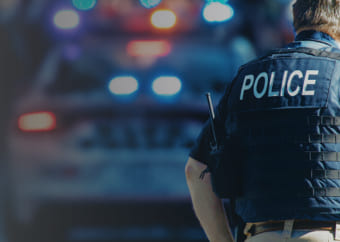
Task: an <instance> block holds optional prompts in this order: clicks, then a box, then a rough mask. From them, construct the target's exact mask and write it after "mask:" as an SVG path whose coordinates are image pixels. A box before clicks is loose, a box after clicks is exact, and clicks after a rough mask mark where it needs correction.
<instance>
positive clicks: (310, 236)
mask: <svg viewBox="0 0 340 242" xmlns="http://www.w3.org/2000/svg"><path fill="white" fill-rule="evenodd" d="M293 224H294V220H285V221H284V228H283V230H280V231H270V232H263V233H259V234H256V235H254V236H251V235H249V234H248V238H247V239H246V240H245V242H332V241H340V223H339V224H338V223H337V225H336V230H335V231H327V230H305V229H303V230H294V229H293ZM251 225H252V224H249V223H248V224H247V225H246V228H245V234H247V231H248V230H249V228H250V227H251ZM334 237H336V238H334Z"/></svg>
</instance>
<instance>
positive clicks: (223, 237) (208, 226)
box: [185, 157, 234, 242]
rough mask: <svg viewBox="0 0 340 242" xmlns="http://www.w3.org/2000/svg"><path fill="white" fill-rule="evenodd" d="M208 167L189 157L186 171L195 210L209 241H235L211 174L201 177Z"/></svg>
mask: <svg viewBox="0 0 340 242" xmlns="http://www.w3.org/2000/svg"><path fill="white" fill-rule="evenodd" d="M205 168H206V165H204V164H203V163H201V162H198V161H196V160H194V159H192V158H190V157H189V160H188V162H187V165H186V168H185V173H186V178H187V184H188V187H189V190H190V195H191V199H192V203H193V206H194V210H195V213H196V216H197V217H198V220H199V221H200V223H201V225H202V227H203V229H204V231H205V233H206V235H207V237H208V239H209V241H211V242H233V241H234V240H233V237H232V234H231V231H230V228H229V223H228V220H227V217H226V215H225V211H224V208H223V204H222V201H221V200H220V199H219V198H218V197H217V196H216V195H215V193H214V192H213V190H212V186H211V180H210V174H206V176H204V179H203V180H202V179H200V178H199V175H200V173H201V172H202V171H203V170H204V169H205Z"/></svg>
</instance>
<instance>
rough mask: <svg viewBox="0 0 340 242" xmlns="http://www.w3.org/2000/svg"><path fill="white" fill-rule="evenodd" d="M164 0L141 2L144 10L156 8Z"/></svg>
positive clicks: (145, 0)
mask: <svg viewBox="0 0 340 242" xmlns="http://www.w3.org/2000/svg"><path fill="white" fill-rule="evenodd" d="M161 1H162V0H139V2H140V4H141V5H142V6H143V7H144V8H154V7H156V6H157V5H158V4H160V3H161Z"/></svg>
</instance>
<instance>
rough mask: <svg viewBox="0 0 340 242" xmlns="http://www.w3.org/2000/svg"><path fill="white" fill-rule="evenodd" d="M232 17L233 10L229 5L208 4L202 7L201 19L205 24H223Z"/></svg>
mask: <svg viewBox="0 0 340 242" xmlns="http://www.w3.org/2000/svg"><path fill="white" fill-rule="evenodd" d="M233 16H234V9H233V8H232V7H231V6H230V5H229V4H223V3H220V2H210V3H207V4H206V5H205V6H204V9H203V17H204V19H205V20H206V21H207V22H210V23H213V22H215V23H216V22H225V21H227V20H230V19H231V18H232V17H233Z"/></svg>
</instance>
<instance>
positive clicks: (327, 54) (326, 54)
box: [261, 47, 340, 60]
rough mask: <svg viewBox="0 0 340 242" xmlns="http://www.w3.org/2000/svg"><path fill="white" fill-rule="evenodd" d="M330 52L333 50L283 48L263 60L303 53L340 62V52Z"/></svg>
mask: <svg viewBox="0 0 340 242" xmlns="http://www.w3.org/2000/svg"><path fill="white" fill-rule="evenodd" d="M330 50H331V49H330V48H325V49H313V48H308V47H299V48H294V49H285V48H282V49H274V50H272V51H270V52H269V53H268V54H266V55H265V56H264V57H262V58H266V57H268V56H270V55H275V54H291V53H302V54H307V55H312V56H315V57H327V58H331V59H336V60H340V51H332V52H331V51H330ZM262 58H261V59H262Z"/></svg>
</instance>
